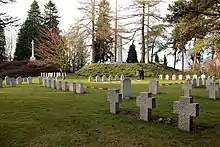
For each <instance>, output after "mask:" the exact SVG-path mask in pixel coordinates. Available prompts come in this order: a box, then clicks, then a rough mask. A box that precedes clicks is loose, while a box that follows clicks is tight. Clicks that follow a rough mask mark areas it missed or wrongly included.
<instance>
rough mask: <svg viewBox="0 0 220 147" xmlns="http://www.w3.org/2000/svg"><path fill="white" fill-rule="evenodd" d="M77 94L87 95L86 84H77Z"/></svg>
mask: <svg viewBox="0 0 220 147" xmlns="http://www.w3.org/2000/svg"><path fill="white" fill-rule="evenodd" d="M76 93H77V94H83V93H85V90H84V84H83V83H77V84H76Z"/></svg>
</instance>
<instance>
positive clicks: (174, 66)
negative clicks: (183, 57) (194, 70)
mask: <svg viewBox="0 0 220 147" xmlns="http://www.w3.org/2000/svg"><path fill="white" fill-rule="evenodd" d="M176 54H177V49H175V52H174V62H173V63H174V65H173V68H174V69H176V58H177V57H176V56H177V55H176Z"/></svg>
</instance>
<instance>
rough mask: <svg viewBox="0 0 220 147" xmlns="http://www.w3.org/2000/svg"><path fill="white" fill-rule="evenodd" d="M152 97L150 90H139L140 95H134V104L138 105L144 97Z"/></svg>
mask: <svg viewBox="0 0 220 147" xmlns="http://www.w3.org/2000/svg"><path fill="white" fill-rule="evenodd" d="M150 97H152V93H150V92H141V93H140V96H137V97H136V106H137V107H140V106H141V103H142V102H143V101H145V99H147V98H150Z"/></svg>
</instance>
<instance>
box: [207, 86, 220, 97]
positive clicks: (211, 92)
mask: <svg viewBox="0 0 220 147" xmlns="http://www.w3.org/2000/svg"><path fill="white" fill-rule="evenodd" d="M207 89H208V90H209V98H210V99H214V100H216V91H219V85H216V83H215V82H211V83H209V86H208V87H207Z"/></svg>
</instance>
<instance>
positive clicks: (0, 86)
mask: <svg viewBox="0 0 220 147" xmlns="http://www.w3.org/2000/svg"><path fill="white" fill-rule="evenodd" d="M3 81H4V80H3V79H1V78H0V88H3Z"/></svg>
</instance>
